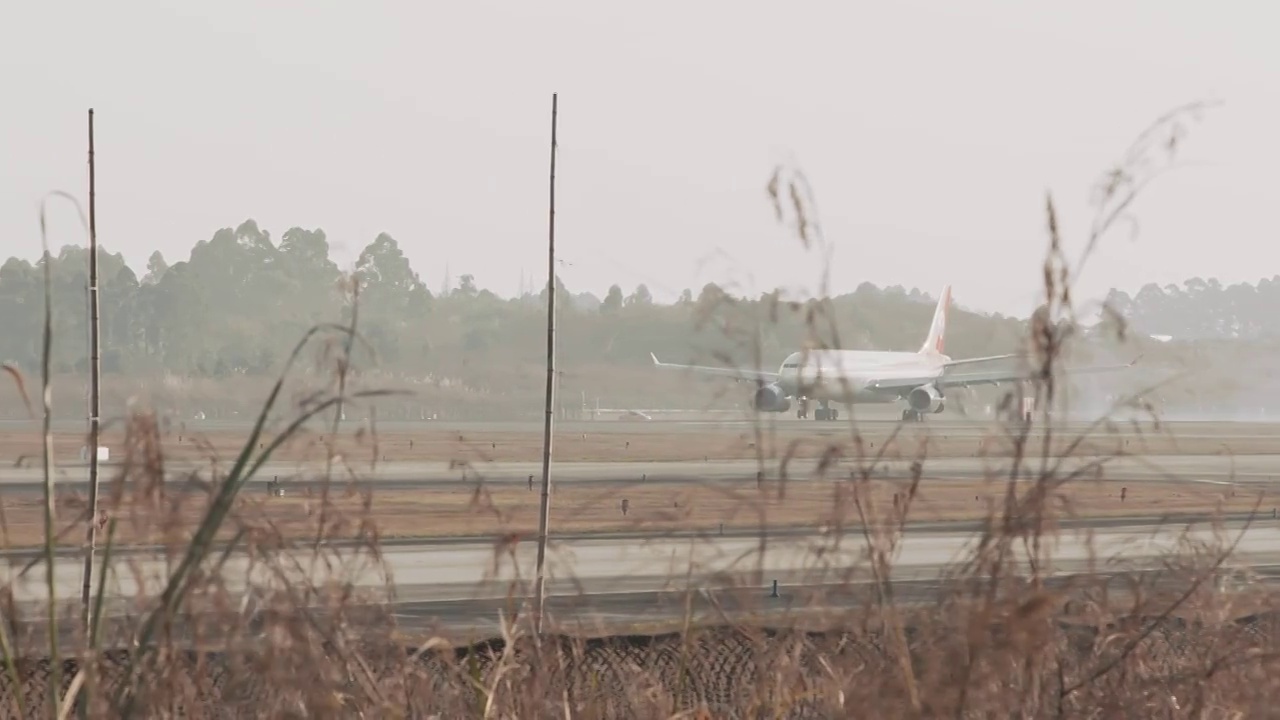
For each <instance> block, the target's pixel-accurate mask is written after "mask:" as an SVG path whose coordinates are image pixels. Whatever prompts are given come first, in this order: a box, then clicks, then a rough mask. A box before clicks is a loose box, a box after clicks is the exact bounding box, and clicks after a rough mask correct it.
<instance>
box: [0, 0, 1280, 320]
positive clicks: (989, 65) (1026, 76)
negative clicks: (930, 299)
mask: <svg viewBox="0 0 1280 720" xmlns="http://www.w3.org/2000/svg"><path fill="white" fill-rule="evenodd" d="M1277 27H1280V5H1277V4H1275V3H1271V2H1265V1H1263V0H1259V1H1258V2H1227V1H1224V2H1218V3H1192V2H1189V1H1182V0H1163V1H1148V2H1138V1H1131V2H1101V1H1092V0H1087V1H1077V2H1072V3H1055V4H1047V3H1031V2H1025V1H1024V2H1013V1H1012V0H1009V1H1007V2H996V1H994V0H968V1H967V2H963V3H944V2H905V1H899V2H892V3H884V2H882V3H871V2H861V1H859V2H854V1H851V0H845V1H844V2H821V3H820V2H793V3H779V2H768V3H765V2H756V1H754V0H751V1H747V0H737V1H736V2H710V1H706V2H693V1H691V0H685V1H684V2H668V1H651V2H647V3H626V4H624V3H609V2H600V1H599V0H594V1H588V0H582V1H577V2H568V1H565V2H536V3H520V2H505V3H504V2H493V1H489V0H484V1H482V0H470V1H469V2H457V3H440V2H437V3H432V2H374V1H372V0H370V1H368V2H359V3H356V2H344V3H339V2H334V1H328V2H318V1H315V0H313V1H312V2H305V3H304V2H285V1H282V0H275V1H273V2H249V1H247V0H224V1H223V2H216V3H212V2H211V3H170V2H159V1H152V2H143V1H130V2H114V3H100V2H87V1H81V2H60V3H53V2H28V3H19V2H10V3H7V4H6V5H5V8H4V10H3V12H2V13H0V103H2V104H0V251H3V253H2V254H3V255H5V256H8V255H12V254H18V255H22V256H26V257H29V258H35V257H37V256H38V254H39V248H38V217H37V206H38V203H39V200H40V198H41V197H42V195H43V194H44V193H45V192H47V191H49V190H54V189H63V190H68V191H71V192H73V193H75V194H76V195H77V196H80V197H82V198H87V188H86V184H87V181H86V167H85V134H86V133H85V114H86V111H87V109H88V108H89V107H93V108H95V110H96V123H97V142H98V228H99V240H100V242H102V243H103V244H104V245H105V246H107V247H108V248H109V249H112V250H118V251H122V252H123V253H124V254H125V256H126V258H127V259H128V260H129V262H130V263H131V264H132V265H133V266H134V267H135V268H136V269H139V270H141V268H142V267H143V265H144V264H145V262H146V258H147V256H148V255H149V254H150V252H151V251H152V250H155V249H160V250H161V251H163V252H164V254H165V256H166V257H167V258H168V259H169V261H170V262H173V261H175V260H178V259H185V257H186V254H187V252H188V250H189V249H190V247H191V245H192V244H193V243H195V242H196V241H198V240H201V239H207V238H209V237H211V236H212V234H213V233H214V232H215V231H216V230H217V229H218V228H221V227H228V226H231V227H234V226H235V225H237V224H239V223H240V222H242V221H243V220H245V219H246V218H254V219H255V220H257V221H258V223H259V225H261V226H262V227H264V228H266V229H268V230H269V231H271V233H272V235H273V237H275V238H279V236H280V235H281V234H282V233H283V232H284V231H285V230H286V229H288V228H289V227H291V226H294V225H301V226H303V227H307V228H314V227H320V228H323V229H324V230H325V231H326V233H327V234H328V236H329V239H330V242H331V243H333V244H334V246H335V248H336V252H335V254H336V255H337V257H338V259H339V260H340V262H342V263H344V264H346V263H350V262H351V261H352V260H353V259H354V257H355V254H356V253H358V252H359V249H360V248H361V247H362V246H363V245H364V244H365V243H367V242H369V241H370V240H372V239H373V238H374V237H375V236H376V235H377V234H378V233H379V232H384V231H385V232H388V233H391V234H392V235H393V236H394V237H396V238H397V239H398V240H399V241H400V243H401V244H402V246H403V247H404V249H405V252H406V253H407V254H408V255H409V257H410V258H411V260H412V262H413V264H414V266H415V268H416V269H417V270H418V271H419V273H420V274H421V276H422V278H423V279H424V280H425V281H426V282H427V284H428V286H429V287H430V288H431V289H432V290H433V291H435V290H436V289H438V287H439V286H440V285H441V282H442V280H443V278H444V274H445V268H446V264H447V266H448V268H449V269H450V271H451V273H452V276H453V278H454V280H455V282H456V279H457V278H458V277H459V276H460V275H462V274H464V273H471V274H474V275H475V276H476V280H477V282H478V283H479V284H480V285H481V286H484V287H490V288H493V289H494V290H496V291H498V292H500V293H503V294H509V293H512V292H514V291H515V290H516V288H517V286H518V285H519V282H520V278H521V274H522V272H523V273H524V274H526V275H527V276H529V277H530V280H529V282H530V283H532V282H535V281H537V279H539V278H541V279H545V273H546V254H545V253H546V202H547V178H546V174H547V162H548V154H549V151H548V144H549V140H548V131H549V125H550V117H549V115H550V104H551V93H552V92H553V91H554V92H558V93H559V94H560V154H559V160H558V163H559V167H558V175H559V179H558V184H557V194H558V202H557V237H558V246H559V251H560V255H561V257H562V258H563V259H564V260H565V261H566V263H567V264H566V265H565V266H564V267H563V268H562V270H561V276H562V277H563V278H564V280H565V282H566V283H567V285H568V286H569V287H570V289H572V290H575V291H579V290H591V291H594V292H597V293H600V294H602V293H603V291H604V290H605V289H606V288H607V287H608V285H609V284H611V283H613V282H618V283H620V284H621V285H622V286H623V287H624V289H626V290H627V291H630V290H631V288H633V287H634V286H635V285H636V284H637V283H641V282H643V283H647V284H648V285H649V287H650V289H651V290H652V291H653V292H654V294H655V295H656V296H658V297H659V298H660V299H671V298H673V297H674V296H675V295H676V294H677V293H678V292H679V291H680V290H681V289H683V288H685V287H690V288H693V289H694V291H695V293H696V292H697V290H698V289H699V288H700V287H701V286H702V284H704V283H706V282H708V281H719V282H735V283H738V284H739V285H740V286H742V287H750V288H752V289H753V290H757V291H759V290H764V289H769V288H772V287H775V286H787V287H807V288H813V287H815V285H816V281H817V278H818V274H817V268H818V262H817V259H816V258H814V257H811V256H805V255H804V254H803V253H802V252H801V251H800V249H799V247H798V245H797V244H796V243H795V242H794V241H793V240H791V239H790V238H789V237H788V236H787V235H786V234H785V232H784V231H783V230H782V229H780V228H779V227H778V226H777V225H775V223H774V222H773V217H772V211H771V209H770V207H769V205H768V202H767V200H766V197H765V194H764V187H765V183H766V181H767V179H768V176H769V173H770V171H771V169H772V167H773V165H774V164H775V163H776V162H778V161H779V160H792V161H794V162H796V163H798V164H799V165H800V166H801V167H802V168H804V170H805V171H806V172H807V173H808V175H809V177H810V180H811V182H812V183H813V185H814V187H815V191H816V194H817V197H818V200H819V202H820V205H821V213H822V221H823V223H824V229H825V231H826V235H827V238H828V240H829V241H830V242H831V244H832V245H833V246H834V256H833V258H832V266H831V279H832V284H833V287H834V289H835V290H837V291H844V290H851V289H852V288H854V287H856V286H857V285H858V284H859V283H861V282H864V281H871V282H873V283H876V284H878V285H891V284H903V285H906V286H908V287H911V286H918V287H920V288H921V289H923V290H926V291H928V292H931V293H935V294H936V292H937V290H938V288H939V287H940V286H941V285H942V284H944V283H948V282H950V283H953V284H954V286H955V290H954V292H955V296H956V299H957V301H958V302H960V303H962V304H965V305H968V306H973V307H977V308H980V309H984V310H993V311H1002V312H1014V313H1017V314H1020V315H1022V314H1025V313H1026V312H1028V311H1029V310H1030V308H1031V307H1032V303H1033V301H1034V299H1035V297H1036V291H1037V288H1038V282H1039V273H1038V272H1037V269H1038V266H1039V263H1040V260H1041V258H1042V257H1043V254H1044V248H1045V231H1044V215H1043V204H1044V194H1045V192H1046V191H1052V192H1053V193H1054V194H1055V196H1056V198H1057V199H1058V201H1059V204H1060V209H1061V212H1062V214H1063V224H1064V226H1065V229H1066V231H1067V233H1068V238H1069V240H1070V241H1071V243H1072V248H1073V249H1076V250H1078V248H1079V247H1080V245H1081V239H1082V237H1083V231H1084V230H1085V228H1086V226H1087V223H1088V220H1089V218H1090V207H1089V205H1088V204H1087V201H1088V198H1089V191H1090V189H1091V186H1092V184H1093V182H1094V181H1095V180H1096V179H1097V177H1098V176H1099V174H1100V173H1101V172H1102V171H1104V170H1105V169H1106V168H1107V167H1108V166H1109V165H1111V164H1112V163H1113V161H1115V160H1116V159H1118V158H1119V156H1120V154H1121V153H1122V152H1123V150H1124V149H1125V148H1126V147H1127V145H1128V144H1129V142H1130V141H1131V139H1132V138H1133V137H1134V136H1135V135H1136V134H1137V133H1138V132H1139V131H1140V130H1142V129H1143V128H1144V127H1145V126H1146V125H1147V124H1148V123H1149V122H1150V121H1151V120H1153V119H1154V118H1156V117H1157V116H1158V115H1160V114H1162V113H1163V112H1165V111H1166V110H1168V109H1170V108H1172V107H1174V106H1177V105H1180V104H1182V103H1185V102H1188V101H1194V100H1220V101H1222V102H1223V103H1224V105H1223V106H1222V107H1221V108H1220V109H1218V110H1215V111H1213V112H1212V113H1210V114H1209V115H1207V116H1206V118H1205V120H1204V122H1203V123H1201V124H1200V125H1198V126H1196V127H1195V128H1193V132H1192V134H1191V137H1190V142H1189V144H1188V146H1187V151H1186V155H1185V156H1184V159H1185V160H1186V161H1187V166H1186V167H1185V168H1183V169H1182V170H1180V171H1179V172H1178V173H1177V174H1174V175H1170V176H1168V177H1165V178H1164V179H1163V180H1161V181H1160V182H1159V183H1158V184H1156V185H1155V186H1153V187H1152V189H1151V191H1150V193H1149V194H1148V195H1147V196H1146V199H1145V201H1143V202H1142V203H1141V204H1140V205H1139V206H1138V207H1137V208H1136V213H1137V216H1138V219H1139V220H1140V222H1141V234H1140V235H1139V236H1138V238H1137V239H1136V240H1133V241H1130V240H1129V238H1128V237H1127V236H1124V235H1116V236H1115V237H1113V238H1112V239H1111V240H1110V241H1109V242H1108V243H1107V244H1106V245H1105V246H1104V247H1103V249H1102V252H1101V254H1100V255H1098V256H1097V257H1096V259H1095V260H1094V264H1093V265H1092V266H1091V267H1090V269H1089V270H1088V272H1087V273H1086V276H1085V277H1084V278H1082V280H1081V284H1080V286H1079V287H1080V288H1081V290H1082V291H1084V293H1085V294H1086V295H1092V296H1096V295H1099V294H1101V293H1103V292H1105V291H1106V290H1107V289H1108V288H1110V287H1113V286H1119V287H1121V288H1124V289H1127V290H1131V291H1132V290H1136V289H1137V288H1139V287H1140V286H1141V285H1142V284H1143V283H1146V282H1158V283H1167V282H1181V281H1182V280H1184V279H1185V278H1187V277H1191V276H1197V275H1199V276H1204V277H1217V278H1218V279H1220V280H1221V281H1223V282H1224V283H1229V282H1236V281H1241V280H1245V281H1251V282H1252V281H1256V280H1257V279H1258V278H1259V277H1263V276H1266V277H1270V276H1272V275H1274V274H1277V273H1280V243H1277V242H1276V240H1277V238H1276V230H1275V226H1274V223H1272V222H1270V220H1271V217H1272V215H1273V213H1272V211H1271V207H1270V205H1269V203H1270V202H1271V201H1273V200H1274V198H1276V197H1280V192H1277V191H1278V190H1280V180H1277V174H1276V168H1277V161H1280V139H1278V138H1280V132H1277V128H1280V83H1278V82H1277V79H1278V78H1280V43H1277V42H1276V39H1275V29H1276V28H1277ZM59 213H60V216H59V219H58V221H57V223H56V224H55V225H54V229H55V231H56V232H55V237H54V244H55V245H61V244H64V243H68V242H76V243H78V242H80V239H79V236H78V235H76V233H75V232H74V231H75V227H74V225H73V224H72V223H71V222H70V221H69V220H68V219H67V218H68V217H69V215H67V213H66V211H63V210H59Z"/></svg>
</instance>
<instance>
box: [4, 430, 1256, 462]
mask: <svg viewBox="0 0 1280 720" xmlns="http://www.w3.org/2000/svg"><path fill="white" fill-rule="evenodd" d="M247 434H248V432H247V431H245V430H216V431H210V432H186V431H184V430H183V429H181V428H175V429H170V430H168V431H166V432H164V433H162V434H161V442H162V446H163V449H164V452H165V454H166V456H167V457H169V458H171V459H174V460H184V459H186V460H206V459H208V458H210V457H217V458H221V459H227V458H233V457H235V456H236V455H237V454H238V453H239V452H240V450H241V448H243V446H244V443H245V441H246V436H247ZM271 439H272V436H270V435H268V436H267V437H264V438H262V443H261V444H263V445H264V446H265V444H269V443H270V442H271ZM861 440H862V453H864V455H873V454H875V453H881V452H883V453H885V457H887V458H891V459H892V458H912V457H916V456H917V455H918V454H919V453H920V452H922V451H924V452H926V453H927V454H928V455H929V456H930V457H935V458H943V457H977V456H980V455H985V456H988V457H995V456H1001V455H1008V454H1010V453H1011V452H1012V445H1011V443H1010V442H1009V441H1008V440H1007V439H1005V438H998V437H988V438H986V439H984V438H983V437H982V436H981V435H980V434H979V431H978V430H977V429H974V428H964V429H959V430H957V429H954V428H945V427H944V428H939V429H936V430H932V431H930V430H927V429H920V428H909V429H905V430H903V431H902V432H901V433H900V434H899V436H898V437H897V438H896V439H892V440H891V439H890V438H889V436H888V430H885V429H881V428H877V429H875V430H873V431H871V432H870V433H868V434H865V435H863V437H862V438H861ZM1076 440H1077V437H1076V436H1075V435H1072V434H1066V435H1062V436H1060V437H1057V438H1055V442H1054V446H1055V448H1054V451H1055V452H1059V451H1061V450H1062V448H1064V447H1066V446H1067V445H1068V444H1070V443H1073V442H1075V441H1076ZM331 442H333V438H332V437H329V438H326V437H325V436H324V435H323V434H322V433H314V434H308V435H305V436H300V437H296V438H294V439H291V440H290V441H289V442H288V443H287V444H286V445H285V446H283V447H282V448H281V449H280V451H279V452H278V453H277V454H276V455H275V456H274V457H275V459H278V460H282V461H291V462H292V461H300V460H319V459H323V458H324V457H325V453H326V452H327V449H326V448H327V445H328V444H329V443H331ZM101 444H102V445H104V446H106V447H108V448H110V449H111V453H112V459H113V460H116V459H119V458H120V455H121V451H122V450H121V449H122V448H123V447H124V446H125V439H124V431H123V428H121V427H119V426H113V427H109V428H107V429H106V430H105V432H104V434H103V439H102V443H101ZM757 444H758V445H759V452H762V453H763V454H764V456H765V457H775V458H776V457H782V456H784V455H787V454H790V455H791V456H793V457H817V456H820V455H821V454H823V453H824V452H826V451H827V450H828V449H829V448H832V447H835V448H838V449H839V451H840V452H841V453H842V454H843V455H845V456H846V457H856V456H857V455H858V448H857V446H856V444H855V442H854V441H853V440H852V438H851V437H850V435H849V432H848V430H847V428H846V429H845V430H844V432H841V431H840V428H838V427H835V426H832V427H829V428H824V429H823V431H822V432H821V433H814V434H805V435H795V434H788V435H781V434H779V435H777V436H773V437H771V436H769V435H765V436H763V437H762V438H760V439H759V441H757V438H756V437H755V435H754V433H752V432H751V431H749V430H745V431H744V430H741V429H720V428H714V427H711V428H697V427H695V428H690V427H688V426H685V427H683V428H681V427H678V426H677V427H674V428H672V429H670V430H668V429H665V428H662V429H645V430H643V431H639V432H635V433H623V432H618V431H616V430H615V431H611V432H598V433H591V432H589V431H588V432H574V433H566V432H561V433H559V434H558V435H557V436H556V438H555V446H554V449H555V458H556V461H557V462H580V461H638V460H648V461H678V460H703V459H712V460H726V459H754V458H755V457H756V455H757V451H758V450H757ZM54 446H55V456H56V459H57V461H58V462H60V463H68V462H79V461H80V460H81V450H82V448H83V447H85V446H86V442H85V436H84V435H83V434H82V433H68V432H61V433H58V434H56V435H55V438H54ZM334 446H335V448H336V450H337V451H338V452H340V453H342V454H343V455H345V456H346V457H348V459H350V460H354V461H361V460H369V461H372V460H373V459H374V458H375V457H376V458H377V459H378V460H379V461H382V462H415V461H416V462H420V461H439V462H448V461H451V460H460V461H468V462H483V461H494V462H501V461H516V462H533V461H537V460H540V459H541V457H542V433H541V432H530V431H521V432H513V431H471V430H468V431H457V430H450V429H447V428H429V429H424V430H421V431H414V432H403V431H400V432H382V433H377V434H376V435H374V434H370V433H368V432H366V431H364V430H354V431H353V430H345V431H343V432H341V433H340V434H339V435H338V439H337V442H336V443H334ZM1040 451H1041V445H1040V442H1039V441H1035V442H1034V443H1032V447H1031V448H1030V449H1029V452H1031V453H1032V454H1034V453H1039V452H1040ZM1116 452H1125V453H1139V452H1142V453H1147V454H1158V455H1165V454H1177V455H1215V454H1224V453H1233V454H1274V453H1280V436H1274V437H1273V436H1258V435H1254V436H1250V437H1240V438H1233V437H1231V436H1230V435H1211V436H1203V435H1202V436H1188V437H1177V436H1170V435H1168V434H1151V433H1148V434H1145V435H1137V434H1134V433H1125V434H1120V433H1115V432H1113V433H1106V432H1101V433H1097V434H1094V435H1092V436H1091V437H1090V438H1089V439H1087V440H1085V441H1083V442H1082V443H1081V444H1079V446H1078V447H1076V449H1075V453H1076V454H1084V455H1090V454H1092V455H1109V454H1112V453H1116ZM41 454H42V450H41V441H40V435H39V433H38V432H37V431H35V430H32V431H27V432H8V433H3V434H0V467H3V466H5V465H13V464H39V462H40V458H41Z"/></svg>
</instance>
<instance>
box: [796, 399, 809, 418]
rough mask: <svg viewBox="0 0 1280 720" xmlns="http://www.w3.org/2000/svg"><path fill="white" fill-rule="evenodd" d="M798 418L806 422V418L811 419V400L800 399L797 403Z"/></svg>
mask: <svg viewBox="0 0 1280 720" xmlns="http://www.w3.org/2000/svg"><path fill="white" fill-rule="evenodd" d="M796 417H797V418H799V419H801V420H804V419H805V418H807V417H809V399H808V398H800V401H799V402H798V403H796Z"/></svg>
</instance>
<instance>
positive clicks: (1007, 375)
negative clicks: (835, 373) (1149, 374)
mask: <svg viewBox="0 0 1280 720" xmlns="http://www.w3.org/2000/svg"><path fill="white" fill-rule="evenodd" d="M1141 357H1142V356H1141V355H1139V356H1138V357H1136V358H1134V359H1133V360H1131V361H1130V362H1128V363H1125V364H1124V365H1093V366H1085V367H1079V368H1068V369H1065V370H1062V371H1061V373H1062V374H1063V375H1067V376H1072V375H1091V374H1093V373H1101V372H1114V371H1116V370H1126V369H1128V368H1131V367H1133V366H1134V364H1135V363H1137V362H1138V360H1139V359H1141ZM981 359H982V360H990V359H991V358H981ZM962 362H964V361H962ZM947 367H950V365H948V366H947ZM1036 374H1037V372H1036V371H1033V370H1031V369H1029V368H1026V369H1008V370H985V371H976V372H973V371H970V372H954V373H947V372H944V373H943V374H942V375H940V376H934V377H927V376H920V377H914V378H913V377H902V378H898V377H895V378H890V379H885V380H873V381H872V382H870V383H868V384H867V387H868V388H870V389H873V390H890V391H892V390H901V391H902V392H907V391H909V390H912V389H914V388H917V387H920V386H921V385H927V384H932V385H936V386H937V387H939V388H949V387H968V386H970V385H998V384H1000V383H1007V382H1020V381H1025V380H1031V379H1032V378H1034V377H1035V376H1036Z"/></svg>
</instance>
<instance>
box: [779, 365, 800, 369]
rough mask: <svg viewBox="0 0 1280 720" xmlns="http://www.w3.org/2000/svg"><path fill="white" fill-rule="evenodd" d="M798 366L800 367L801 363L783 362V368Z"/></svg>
mask: <svg viewBox="0 0 1280 720" xmlns="http://www.w3.org/2000/svg"><path fill="white" fill-rule="evenodd" d="M798 367H800V363H782V369H783V370H787V369H790V368H798Z"/></svg>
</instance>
